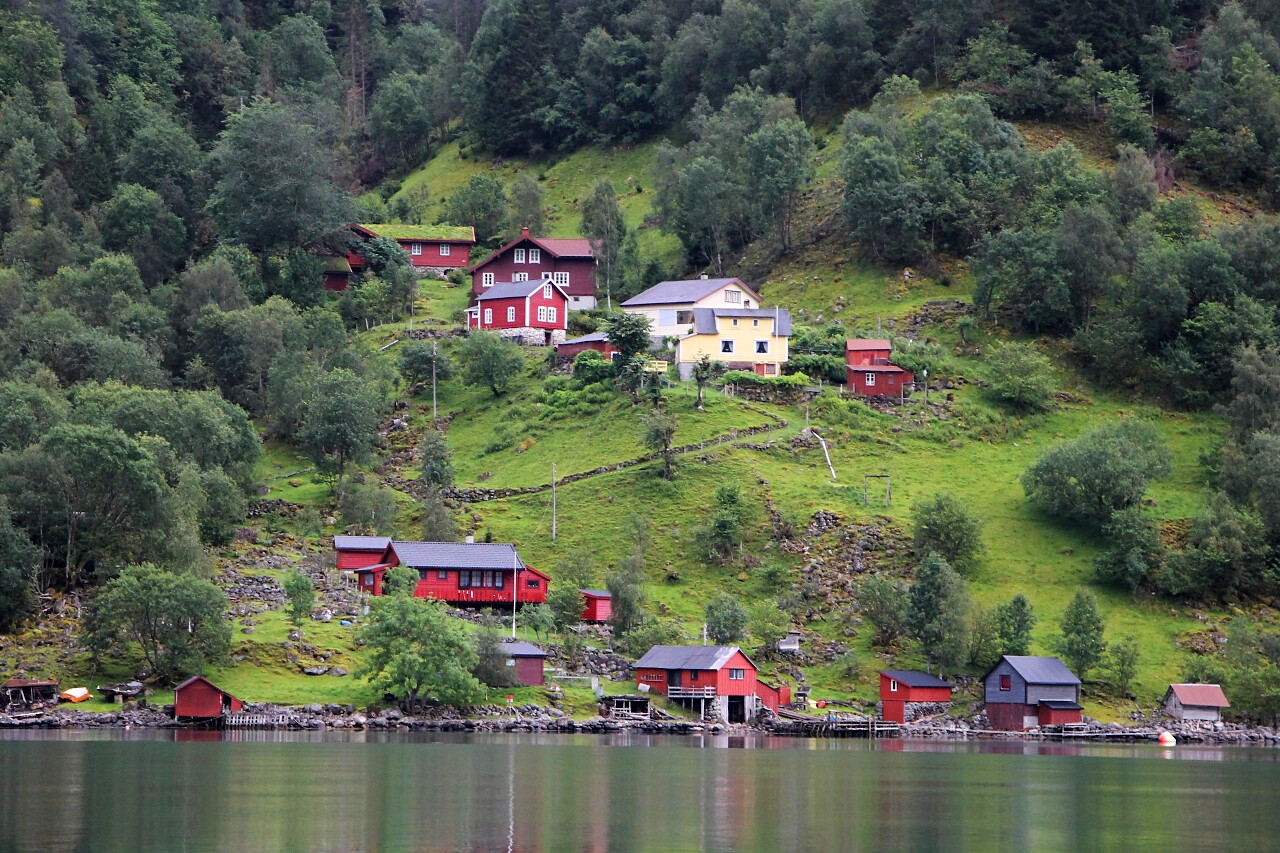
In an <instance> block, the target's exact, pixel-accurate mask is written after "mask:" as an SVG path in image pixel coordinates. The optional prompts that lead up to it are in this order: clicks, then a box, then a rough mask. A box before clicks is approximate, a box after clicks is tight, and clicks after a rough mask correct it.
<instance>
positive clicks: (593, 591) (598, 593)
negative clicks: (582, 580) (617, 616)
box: [578, 589, 613, 598]
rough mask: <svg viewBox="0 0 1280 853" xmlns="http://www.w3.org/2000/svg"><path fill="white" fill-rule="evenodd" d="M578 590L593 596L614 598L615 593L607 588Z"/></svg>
mask: <svg viewBox="0 0 1280 853" xmlns="http://www.w3.org/2000/svg"><path fill="white" fill-rule="evenodd" d="M578 592H580V593H582V594H583V595H589V596H591V597H592V598H613V593H611V592H609V590H607V589H580V590H578Z"/></svg>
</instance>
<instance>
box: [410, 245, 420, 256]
mask: <svg viewBox="0 0 1280 853" xmlns="http://www.w3.org/2000/svg"><path fill="white" fill-rule="evenodd" d="M409 252H410V254H413V255H421V254H422V244H421V243H414V244H413V246H412V247H411V248H410V249H409Z"/></svg>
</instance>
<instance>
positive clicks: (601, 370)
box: [573, 349, 613, 385]
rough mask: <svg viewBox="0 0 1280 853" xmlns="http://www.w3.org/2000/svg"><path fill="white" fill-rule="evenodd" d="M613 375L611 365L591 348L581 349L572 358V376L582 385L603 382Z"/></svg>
mask: <svg viewBox="0 0 1280 853" xmlns="http://www.w3.org/2000/svg"><path fill="white" fill-rule="evenodd" d="M612 376H613V365H612V364H610V363H609V361H608V360H606V359H605V357H604V356H603V355H601V354H600V353H598V352H596V351H595V350H593V349H589V350H583V351H582V352H580V353H578V354H577V356H575V357H574V359H573V378H574V379H577V380H579V381H580V382H582V384H584V385H592V384H594V383H596V382H603V381H605V380H607V379H610V378H612Z"/></svg>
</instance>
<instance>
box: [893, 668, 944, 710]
mask: <svg viewBox="0 0 1280 853" xmlns="http://www.w3.org/2000/svg"><path fill="white" fill-rule="evenodd" d="M950 701H951V685H950V684H948V683H947V682H945V681H943V680H942V679H941V678H935V677H934V676H932V675H930V674H929V673H927V672H916V671H914V670H900V669H888V670H884V671H882V672H881V673H880V703H881V714H880V715H881V716H882V717H883V718H884V719H886V720H890V721H892V722H895V723H905V722H906V721H907V705H911V704H916V703H919V702H929V703H934V702H950Z"/></svg>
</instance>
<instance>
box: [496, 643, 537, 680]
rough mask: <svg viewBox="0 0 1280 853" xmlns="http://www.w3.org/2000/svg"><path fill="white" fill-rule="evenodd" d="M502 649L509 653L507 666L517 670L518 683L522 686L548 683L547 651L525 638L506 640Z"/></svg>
mask: <svg viewBox="0 0 1280 853" xmlns="http://www.w3.org/2000/svg"><path fill="white" fill-rule="evenodd" d="M502 650H503V651H504V652H506V653H507V666H510V667H513V668H514V669H515V671H516V684H518V685H520V686H521V687H539V686H541V685H543V684H546V683H547V677H546V674H545V673H544V672H543V666H542V665H543V662H544V661H546V659H547V653H546V652H544V651H543V650H542V649H540V648H538V647H537V646H535V645H534V644H533V643H526V642H525V641H524V640H505V641H503V643H502Z"/></svg>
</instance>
